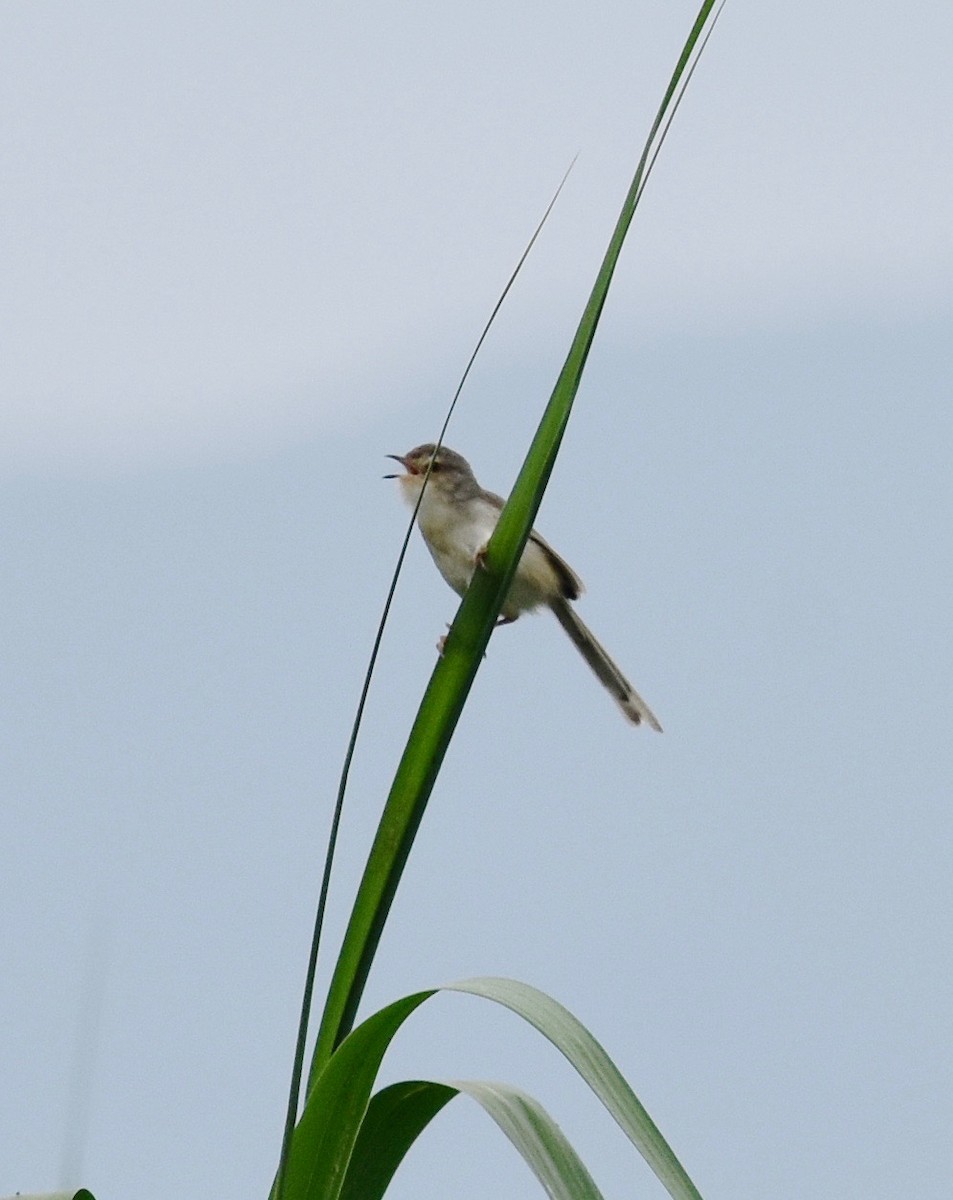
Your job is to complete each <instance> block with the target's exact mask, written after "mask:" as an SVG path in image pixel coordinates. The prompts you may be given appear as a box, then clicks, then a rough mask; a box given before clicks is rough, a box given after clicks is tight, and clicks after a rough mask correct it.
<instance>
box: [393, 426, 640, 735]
mask: <svg viewBox="0 0 953 1200" xmlns="http://www.w3.org/2000/svg"><path fill="white" fill-rule="evenodd" d="M387 457H388V458H393V459H395V460H396V461H397V462H399V463H400V464H401V466H402V467H403V468H404V470H405V471H406V474H404V475H388V476H386V478H388V479H398V480H399V482H400V488H401V492H402V494H403V496H404V499H405V500H407V501H408V502H409V503H410V504H411V505H414V504H416V503H417V497H418V496H419V495H420V489H421V488H422V487H423V482H424V477H425V475H426V473H427V467H428V466H429V465H430V462H431V459H432V460H433V467H432V469H431V472H430V478H429V480H428V482H427V490H426V491H425V492H424V498H423V501H422V503H421V505H420V509H419V510H418V513H417V524H418V525H419V526H420V532H421V533H422V534H423V538H424V541H425V542H426V543H427V549H428V550H429V551H430V553H431V555H432V557H433V560H434V562H435V563H436V564H437V570H438V571H439V572H440V574H441V575H442V576H443V577H444V579H445V580H446V581H447V583H449V584H450V586H451V587H452V588H453V590H454V591H455V592H456V593H457V594H458V595H460V596H462V595H463V594H464V592H465V591H466V590H467V588H468V587H469V585H470V579H471V578H472V576H473V572H474V570H475V569H476V567H477V565H478V564H479V563H480V562H481V561H482V558H483V555H484V553H485V552H486V547H487V543H488V542H489V540H490V535H491V534H492V533H493V530H494V528H495V527H496V523H497V521H498V520H499V516H500V513H501V512H502V510H503V500H502V498H501V497H499V496H497V495H495V494H494V493H493V492H487V491H484V489H483V488H481V487H480V485H479V484H478V483H477V481H476V477H475V476H474V474H473V471H472V470H471V469H470V464H469V463H468V462H467V460H466V459H465V458H464V457H463V456H462V455H460V454H457V453H456V451H455V450H450V449H449V448H448V447H446V446H441V447H440V449H439V450H437V451H436V453H435V447H434V446H433V444H432V443H427V444H426V445H424V446H417V447H416V449H414V450H411V451H409V452H408V453H407V454H389V455H388V456H387ZM582 592H583V585H582V580H581V579H580V578H579V576H578V575H577V574H576V572H575V571H574V570H573V569H572V567H570V566H569V564H568V563H566V562H565V561H564V560H563V559H561V558H560V557H559V555H558V554H557V553H556V551H555V550H553V548H552V547H551V546H550V545H549V543H548V542H545V541H544V540H543V539H542V538H541V537H540V536H539V534H538V533H537V532H536V530H535V529H534V530H532V532H531V533H530V535H529V540H528V541H527V543H526V548H525V549H524V550H523V556H522V558H521V559H520V563H519V566H518V567H517V569H516V574H515V576H514V577H513V582H512V583H511V584H510V590H509V592H508V593H507V596H506V599H505V600H504V602H503V609H502V613H501V617H500V624H508V623H509V622H510V621H515V620H516V618H517V617H518V616H520V614H521V613H524V612H530V611H531V610H532V609H535V608H539V607H541V606H542V605H545V606H546V607H547V608H549V609H551V610H552V612H553V613H554V614H555V616H556V620H557V621H558V622H559V623H560V625H562V627H563V629H565V631H566V632H567V633H568V634H569V637H570V638H571V639H572V642H573V645H574V646H575V647H576V649H577V650H578V651H579V653H580V654H581V655H582V657H583V658H584V659H585V660H586V662H587V663H588V664H589V666H590V667H591V668H592V670H593V672H594V673H595V675H596V678H597V679H598V680H599V682H600V683H601V684H602V686H603V687H604V688H605V689H606V690H607V691H608V692H609V694H610V695H611V696H612V698H613V700H615V702H616V703H617V704H618V706H619V707H620V708H621V709H622V711H623V713H624V714H625V716H626V717H627V719H628V720H630V721H631V722H632V723H633V725H640V724H641V723H642V722H643V721H644V722H645V723H646V725H649V726H651V728H652V729H656V730H658V731H659V732H660V733H661V731H662V726H661V725H660V724H659V723H658V720H657V719H656V717H655V714H654V713H653V712H652V710H651V709H650V708H649V706H648V705H647V704H646V703H645V701H644V700H643V699H642V697H641V696H640V695H639V694H638V692H637V691H636V690H635V688H634V687H633V686H632V684H631V683H629V681H628V680H627V679H626V677H625V676H624V675H623V674H622V672H621V671H620V670H619V668H618V667H617V666H616V665H615V663H614V662H613V661H612V659H611V658H610V657H609V655H608V654H607V653H606V652H605V650H604V649H603V648H602V646H601V645H600V643H599V642H598V641H597V640H596V638H595V636H594V635H593V633H592V632H591V630H590V629H589V627H588V626H587V625H585V624H584V623H583V621H582V620H580V618H579V616H578V615H577V614H576V611H575V609H574V608H572V606H571V604H570V601H571V600H576V599H577V598H578V597H579V596H580V595H581V594H582Z"/></svg>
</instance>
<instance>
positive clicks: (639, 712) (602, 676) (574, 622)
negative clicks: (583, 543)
mask: <svg viewBox="0 0 953 1200" xmlns="http://www.w3.org/2000/svg"><path fill="white" fill-rule="evenodd" d="M550 607H551V608H552V610H553V612H554V613H555V614H556V620H557V621H558V622H559V624H560V625H562V627H563V629H565V631H566V632H567V633H568V634H569V636H570V638H572V642H573V645H574V646H575V647H576V649H577V650H578V651H579V653H580V654H581V655H582V657H583V658H584V659H585V660H586V662H587V663H588V664H589V666H590V667H591V668H592V670H593V672H594V673H595V675H596V678H597V679H598V680H599V682H600V683H601V684H602V686H603V687H604V688H605V689H606V691H607V692H609V694H610V695H611V696H612V698H613V700H615V702H616V704H618V706H619V708H621V709H622V711H623V713H624V714H625V716H626V718H627V719H628V720H630V721H631V722H632V724H633V725H641V723H642V722H643V721H644V722H645V723H646V725H648V726H649V727H650V728H652V729H655V730H657V731H658V732H659V733H661V732H662V726H661V725H660V724H659V723H658V718H657V717H656V716H655V713H653V712H652V710H651V709H650V708H649V706H648V705H647V704H646V703H645V701H644V700H643V699H642V697H641V696H640V695H639V693H638V692H637V691H636V690H635V688H634V687H633V686H632V684H631V683H629V681H628V679H626V677H625V676H624V675H623V674H622V672H621V671H620V670H619V668H618V667H617V666H616V665H615V663H614V662H613V661H612V659H611V658H610V657H609V655H608V654H606V652H605V650H604V649H603V648H602V646H601V644H600V643H599V641H598V640H597V638H596V636H595V635H594V634H593V632H592V630H591V629H590V628H589V626H588V625H586V623H585V622H584V621H583V620H581V618H580V617H579V615H578V614H577V612H576V610H575V609H574V608H573V607H572V606H571V605H570V604H569V602H568V600H564V599H562V598H561V597H560V598H559V599H558V600H554V601H553V602H552V604H551V605H550Z"/></svg>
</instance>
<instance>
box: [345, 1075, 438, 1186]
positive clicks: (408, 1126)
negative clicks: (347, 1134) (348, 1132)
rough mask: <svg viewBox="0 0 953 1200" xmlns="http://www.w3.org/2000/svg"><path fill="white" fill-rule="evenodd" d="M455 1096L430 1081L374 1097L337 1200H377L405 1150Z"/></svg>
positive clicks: (404, 1085)
mask: <svg viewBox="0 0 953 1200" xmlns="http://www.w3.org/2000/svg"><path fill="white" fill-rule="evenodd" d="M456 1095H457V1089H456V1088H455V1087H449V1086H448V1085H447V1084H445V1083H435V1082H434V1081H433V1080H430V1079H410V1080H406V1081H404V1082H403V1083H393V1084H391V1085H390V1087H386V1088H382V1089H381V1091H379V1092H377V1094H376V1095H374V1096H373V1097H372V1098H371V1102H370V1104H369V1105H368V1109H367V1113H366V1114H365V1116H364V1120H363V1122H362V1123H361V1130H360V1133H359V1134H358V1135H357V1141H356V1142H355V1144H354V1153H353V1154H352V1155H351V1162H350V1165H349V1166H348V1169H347V1175H346V1176H345V1178H344V1186H343V1188H342V1189H341V1200H379V1198H380V1197H381V1196H383V1195H384V1193H385V1192H386V1191H387V1188H388V1186H389V1184H390V1181H391V1179H392V1178H393V1175H394V1172H395V1171H396V1170H397V1168H398V1167H399V1166H400V1164H401V1163H402V1162H403V1160H404V1156H405V1155H406V1153H407V1151H408V1150H409V1149H410V1147H411V1146H412V1145H413V1144H414V1142H415V1141H416V1140H417V1138H418V1137H419V1136H420V1135H421V1133H422V1132H423V1131H424V1129H426V1127H427V1126H428V1125H429V1124H430V1122H431V1121H432V1120H433V1119H434V1117H435V1116H436V1115H437V1113H438V1112H440V1110H441V1109H442V1108H443V1107H444V1105H446V1104H447V1103H449V1101H451V1100H452V1099H453V1098H454V1096H456Z"/></svg>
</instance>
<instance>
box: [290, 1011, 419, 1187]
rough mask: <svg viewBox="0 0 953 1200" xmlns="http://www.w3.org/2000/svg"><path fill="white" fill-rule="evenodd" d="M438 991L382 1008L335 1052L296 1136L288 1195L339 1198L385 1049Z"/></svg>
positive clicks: (313, 1089) (313, 1088)
mask: <svg viewBox="0 0 953 1200" xmlns="http://www.w3.org/2000/svg"><path fill="white" fill-rule="evenodd" d="M432 995H433V991H432V990H431V991H425V992H416V993H414V994H413V995H410V996H405V997H404V998H403V999H401V1000H396V1001H395V1002H394V1003H393V1004H389V1005H388V1006H387V1007H386V1008H382V1009H381V1010H380V1012H376V1013H375V1014H374V1015H373V1016H372V1017H368V1019H367V1020H366V1021H364V1022H363V1023H362V1024H361V1025H359V1026H358V1027H357V1028H356V1029H355V1030H354V1031H353V1032H352V1033H350V1034H349V1035H348V1037H347V1038H345V1040H344V1041H343V1042H342V1043H341V1045H340V1046H339V1047H338V1049H337V1051H336V1052H335V1053H334V1054H333V1055H332V1057H331V1060H330V1061H329V1062H328V1064H327V1066H326V1067H325V1069H324V1070H323V1071H322V1072H321V1076H320V1078H319V1079H318V1080H317V1082H316V1083H315V1085H314V1086H313V1087H312V1089H311V1092H310V1094H309V1096H308V1100H307V1103H306V1104H305V1108H304V1112H303V1113H302V1115H301V1120H300V1121H299V1122H298V1125H297V1127H296V1128H295V1131H294V1135H293V1137H292V1139H291V1151H290V1154H289V1156H288V1163H287V1170H286V1173H285V1177H284V1182H283V1195H284V1200H336V1198H337V1197H338V1196H339V1195H340V1192H341V1187H342V1185H343V1183H344V1176H345V1172H346V1171H347V1166H348V1162H349V1161H350V1158H351V1154H352V1152H353V1149H354V1143H355V1142H356V1140H357V1136H358V1131H359V1130H360V1127H361V1123H362V1122H363V1120H364V1114H365V1113H366V1112H367V1106H368V1101H369V1100H370V1095H371V1091H372V1089H373V1087H374V1081H375V1079H376V1078H377V1072H378V1070H379V1068H380V1064H381V1059H382V1058H383V1057H384V1052H385V1051H386V1049H387V1047H388V1046H389V1045H390V1043H391V1040H392V1038H393V1037H394V1034H395V1033H396V1032H397V1030H398V1029H399V1028H400V1027H401V1025H403V1023H404V1021H406V1019H407V1018H408V1017H409V1016H410V1014H411V1013H412V1012H413V1011H414V1010H415V1009H416V1008H418V1007H419V1006H420V1005H421V1004H423V1002H424V1001H425V1000H426V999H428V998H429V997H430V996H432Z"/></svg>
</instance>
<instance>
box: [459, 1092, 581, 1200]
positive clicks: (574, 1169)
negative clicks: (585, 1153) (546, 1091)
mask: <svg viewBox="0 0 953 1200" xmlns="http://www.w3.org/2000/svg"><path fill="white" fill-rule="evenodd" d="M454 1086H455V1087H456V1088H457V1089H458V1090H459V1091H461V1092H465V1093H466V1094H467V1095H468V1096H472V1098H473V1099H474V1100H476V1102H477V1103H478V1104H480V1105H482V1106H483V1108H484V1109H485V1111H486V1112H487V1113H488V1114H489V1115H490V1116H491V1117H492V1118H493V1120H494V1121H496V1123H497V1125H499V1127H500V1129H502V1130H503V1132H504V1133H505V1134H506V1136H507V1137H508V1138H509V1139H510V1141H511V1142H512V1143H513V1145H514V1146H515V1147H516V1149H517V1150H518V1151H519V1152H520V1154H522V1156H523V1158H524V1159H525V1160H526V1163H527V1165H528V1166H529V1168H530V1170H531V1171H532V1172H533V1174H534V1175H535V1176H536V1178H537V1179H538V1180H539V1182H540V1183H541V1184H542V1185H543V1187H544V1188H545V1189H546V1193H547V1195H549V1196H552V1197H553V1200H602V1193H601V1192H600V1191H599V1189H598V1188H597V1187H596V1185H595V1183H594V1182H593V1179H592V1176H591V1175H590V1174H589V1172H588V1171H587V1170H586V1167H585V1164H584V1163H583V1161H582V1159H581V1158H580V1157H579V1155H578V1154H577V1153H576V1151H575V1150H574V1149H573V1148H572V1146H571V1145H570V1143H569V1140H568V1138H567V1137H566V1135H565V1134H564V1133H563V1131H562V1130H561V1129H560V1128H559V1126H558V1125H557V1124H556V1122H555V1121H554V1120H553V1119H552V1117H551V1116H550V1115H549V1113H548V1112H547V1111H546V1110H545V1108H543V1106H542V1105H541V1104H540V1103H539V1101H538V1100H534V1099H533V1097H532V1096H527V1095H526V1093H525V1092H521V1091H519V1090H518V1089H517V1088H512V1087H508V1086H507V1085H506V1084H503V1083H481V1082H476V1081H470V1080H462V1081H455V1082H454Z"/></svg>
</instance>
